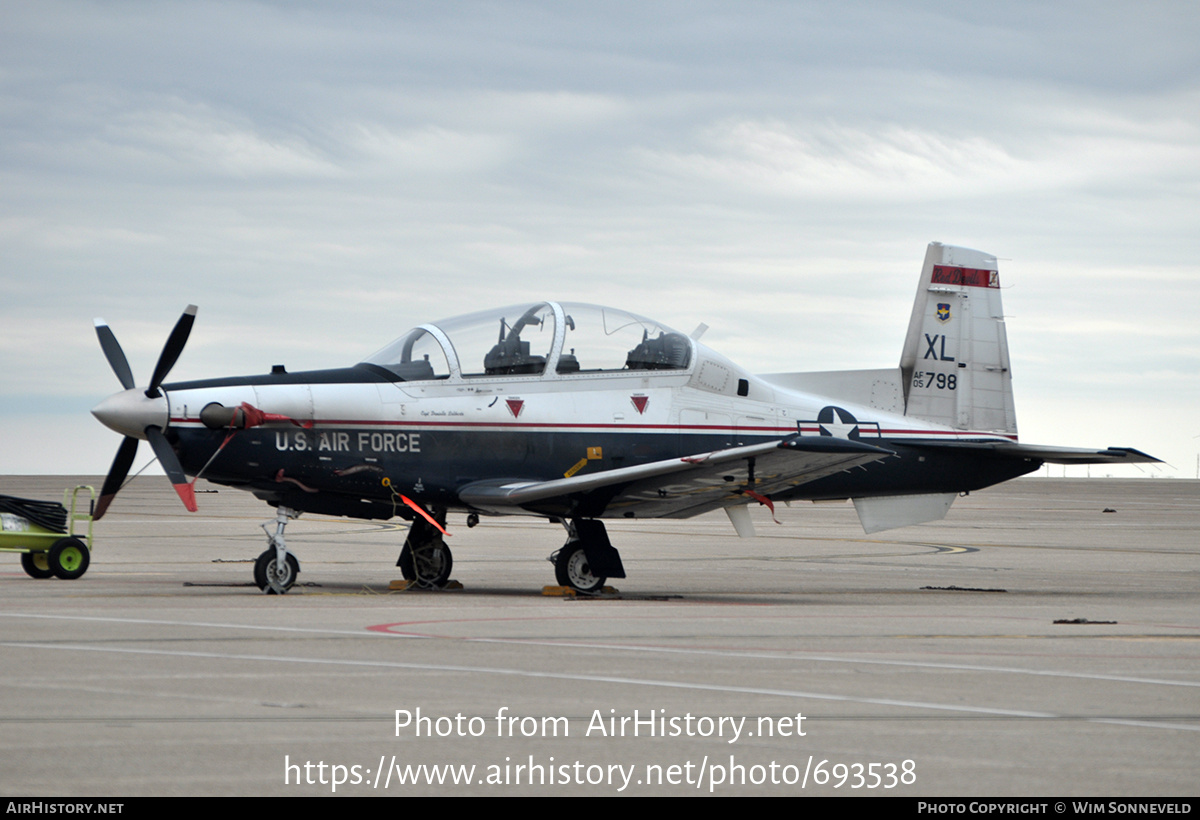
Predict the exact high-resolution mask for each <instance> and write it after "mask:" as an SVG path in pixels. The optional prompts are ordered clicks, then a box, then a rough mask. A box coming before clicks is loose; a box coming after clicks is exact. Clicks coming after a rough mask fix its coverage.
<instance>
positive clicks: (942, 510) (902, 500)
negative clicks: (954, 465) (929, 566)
mask: <svg viewBox="0 0 1200 820" xmlns="http://www.w3.org/2000/svg"><path fill="white" fill-rule="evenodd" d="M955 495H956V494H955V493H930V494H928V495H889V496H883V497H880V498H856V499H854V509H855V510H857V511H858V520H859V522H860V523H861V524H862V528H863V531H864V532H866V533H867V534H868V535H869V534H870V533H873V532H882V531H883V530H894V529H896V528H897V527H909V526H912V525H913V524H925V523H928V522H930V521H941V520H942V519H943V518H945V517H946V513H948V512H950V505H951V504H953V503H954V499H955Z"/></svg>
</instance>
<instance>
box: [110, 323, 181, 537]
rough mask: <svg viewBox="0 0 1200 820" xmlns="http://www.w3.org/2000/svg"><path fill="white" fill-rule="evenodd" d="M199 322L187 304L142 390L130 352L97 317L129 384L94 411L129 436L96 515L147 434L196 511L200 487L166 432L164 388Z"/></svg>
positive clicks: (113, 493) (114, 365) (121, 374)
mask: <svg viewBox="0 0 1200 820" xmlns="http://www.w3.org/2000/svg"><path fill="white" fill-rule="evenodd" d="M195 321H196V306H195V305H188V306H187V309H186V310H185V311H184V312H183V315H182V316H180V317H179V321H178V322H176V323H175V328H174V329H173V330H172V331H171V335H170V336H168V337H167V342H166V344H164V345H163V349H162V353H160V354H159V357H158V364H157V365H155V367H154V373H153V375H152V376H151V377H150V384H149V386H147V387H146V389H145V390H142V389H140V388H138V387H136V386H135V383H134V380H133V371H132V370H131V369H130V368H129V360H128V359H126V358H125V351H123V350H122V349H121V345H120V343H119V342H117V337H116V336H115V335H114V334H113V332H112V329H111V328H109V326H108V323H107V322H105V321H104V320H103V319H97V320H96V335H97V336H98V337H99V338H100V349H101V350H103V351H104V357H105V358H106V359H108V364H109V366H111V367H112V369H113V372H114V373H116V374H117V381H119V382H120V383H121V386H122V387H124V388H125V389H124V390H123V391H122V392H120V393H115V394H113V395H112V396H109V397H108V398H107V399H105V400H104V401H102V402H100V404H98V405H96V407H95V409H93V410H92V415H94V416H95V417H96V418H98V419H99V420H100V421H101V422H103V423H104V425H105V426H107V427H109V428H111V429H113V430H115V431H117V432H118V433H122V434H124V436H125V440H124V441H122V442H121V446H120V447H119V448H118V449H117V456H116V458H114V459H113V463H112V467H110V468H109V470H108V476H107V477H106V478H105V479H104V486H103V487H102V488H101V489H100V501H99V502H98V503H97V504H96V512H95V515H94V516H93V518H94V519H95V520H97V521H99V520H100V519H101V518H102V517H103V516H104V513H105V512H106V511H107V510H108V505H109V504H111V503H112V500H113V498H114V497H115V496H116V494H117V492H118V491H119V490H120V489H121V485H122V484H124V483H125V478H126V477H127V476H128V475H129V468H130V467H132V466H133V459H134V457H135V456H136V455H137V448H138V439H142V438H144V439H146V440H147V441H149V442H150V446H151V447H152V448H153V449H154V454H155V455H156V456H157V457H158V461H159V463H160V464H162V466H163V469H164V470H165V471H166V473H167V478H169V479H170V480H171V484H173V485H174V487H175V492H176V493H178V494H179V498H180V499H181V500H182V501H183V505H184V506H185V507H187V508H188V510H189V511H191V512H195V511H196V493H195V490H194V489H193V487H192V485H191V484H190V483H189V482H188V480H187V476H186V475H184V472H183V465H182V464H180V463H179V457H178V456H177V455H175V451H174V449H172V447H171V443H170V442H169V441H167V437H166V436H165V435H163V430H164V429H165V428H166V426H167V423H168V419H169V416H170V413H169V408H168V406H167V398H166V396H164V395H163V394H162V391H161V390H159V387H160V385H162V382H163V380H164V379H165V378H166V377H167V374H168V373H170V372H171V368H172V367H174V366H175V362H176V361H178V360H179V355H180V354H181V353H183V348H184V345H186V344H187V340H188V335H189V334H191V332H192V325H193V324H194V323H195Z"/></svg>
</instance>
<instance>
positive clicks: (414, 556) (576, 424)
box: [93, 243, 1157, 593]
mask: <svg viewBox="0 0 1200 820" xmlns="http://www.w3.org/2000/svg"><path fill="white" fill-rule="evenodd" d="M195 313H196V308H195V307H194V306H189V307H188V309H187V310H186V311H185V312H184V314H183V316H182V317H181V318H180V320H179V323H178V324H177V325H176V326H175V329H174V330H173V331H172V333H171V335H170V337H169V338H168V340H167V343H166V345H165V346H164V348H163V351H162V354H161V356H160V358H159V361H158V364H157V366H156V367H155V370H154V373H153V375H152V376H151V378H150V382H149V385H148V386H146V387H139V386H136V384H135V382H134V379H133V375H132V371H131V370H130V367H129V363H128V362H127V360H126V358H125V354H124V353H123V352H122V350H121V346H120V345H119V344H118V343H117V340H116V337H115V336H114V335H113V333H112V331H111V330H110V329H109V328H108V326H107V325H106V324H105V323H104V322H103V321H102V320H97V321H96V331H97V333H98V335H99V337H100V344H101V347H102V348H103V350H104V354H105V356H106V357H107V358H108V361H109V364H110V365H111V366H112V368H113V370H114V371H115V372H116V374H117V378H118V379H119V380H120V381H121V385H122V387H124V388H125V389H124V390H123V392H120V393H117V394H115V395H113V396H111V397H109V398H108V399H105V400H104V401H103V402H102V403H101V404H100V405H99V406H97V407H96V409H95V410H94V411H93V413H94V414H95V415H96V416H97V417H98V418H99V419H100V420H101V421H102V422H103V423H104V424H106V425H107V426H109V427H111V428H112V429H113V430H116V431H117V432H119V433H122V434H123V435H124V436H125V440H124V442H123V443H122V444H121V447H120V449H119V450H118V452H117V457H116V459H115V460H114V461H113V465H112V468H111V470H110V471H109V474H108V477H107V479H106V480H105V482H104V487H103V490H102V492H101V500H100V503H99V505H98V507H97V515H96V517H97V518H99V517H100V516H101V515H103V513H104V511H105V510H106V509H107V508H108V506H109V504H110V503H111V502H112V499H113V497H114V496H115V495H116V493H117V491H118V490H119V489H120V487H121V485H122V483H123V482H124V481H125V477H126V475H127V474H128V473H129V469H130V466H131V465H132V463H133V459H134V456H135V454H136V451H137V446H138V441H139V440H140V439H146V440H148V441H149V442H150V444H151V446H152V447H153V449H154V452H155V454H156V455H157V456H158V459H159V461H160V462H161V463H162V465H163V468H164V469H165V470H166V473H167V476H168V477H169V478H170V480H171V483H172V484H174V485H175V488H176V490H177V491H178V493H179V495H180V496H181V497H182V499H183V501H184V503H185V504H186V505H187V506H188V508H189V509H192V510H194V509H195V498H194V495H193V490H192V487H193V482H194V479H193V482H189V481H188V478H187V476H189V475H191V476H197V477H198V476H203V477H204V478H206V479H207V480H209V481H211V482H215V483H217V484H223V485H226V486H229V487H237V488H239V489H243V490H247V491H249V492H252V493H254V495H255V496H257V497H258V498H261V499H262V500H263V501H265V502H267V503H268V504H270V505H271V506H272V507H275V508H276V511H277V515H276V521H275V522H274V528H273V529H271V528H268V547H267V549H266V551H265V552H263V553H262V555H260V556H259V558H258V561H257V562H256V564H255V571H254V577H255V580H256V582H257V583H258V586H259V587H260V588H262V589H263V590H266V591H269V592H280V593H282V592H284V591H286V590H287V589H288V588H289V587H290V586H291V585H292V584H293V583H294V582H295V580H296V576H297V574H298V573H299V571H300V566H299V562H298V561H297V560H296V558H295V556H294V555H292V553H291V552H289V551H288V548H287V544H286V542H285V539H284V527H285V526H286V524H287V522H288V520H289V519H291V518H294V517H296V516H297V515H299V514H300V513H302V512H313V513H322V514H328V515H344V516H350V517H353V518H364V519H386V518H391V517H393V516H400V517H401V518H404V519H408V520H411V521H412V526H411V528H410V529H409V532H408V537H407V539H406V541H405V544H404V547H403V550H402V551H401V554H400V560H399V565H400V567H401V571H402V573H403V574H404V576H405V577H406V578H409V579H410V580H413V581H416V582H418V583H421V584H425V585H430V586H437V585H441V584H444V583H445V582H446V580H447V579H448V578H449V575H450V568H451V554H450V550H449V548H448V547H447V545H446V541H445V538H444V537H443V536H444V534H445V527H446V523H447V517H448V515H449V514H451V513H462V514H465V515H466V516H467V523H468V525H469V526H474V524H476V523H478V521H479V517H480V516H488V515H533V516H541V517H544V518H551V519H555V520H558V521H560V522H562V524H563V526H564V527H565V528H566V530H567V542H566V544H565V546H563V547H562V548H561V549H560V550H558V552H557V553H556V554H555V556H554V564H555V573H556V576H557V580H558V582H559V583H560V584H561V585H564V586H570V587H574V588H575V589H577V590H580V591H585V592H587V591H594V590H597V589H599V588H600V587H601V586H602V585H603V584H604V582H605V580H606V579H607V578H624V577H625V572H624V568H623V566H622V562H621V559H620V556H619V555H618V553H617V550H616V549H615V548H614V547H613V546H612V544H611V543H609V539H608V535H607V533H606V531H605V527H604V523H603V522H604V519H606V518H630V519H640V518H687V517H690V516H693V515H699V514H701V513H705V512H709V511H711V510H717V509H723V510H725V512H726V513H727V514H728V516H729V518H730V520H731V521H732V522H733V525H734V527H735V528H736V529H737V531H738V533H739V534H742V535H748V534H752V532H753V530H752V527H751V523H750V514H749V510H748V505H750V504H760V503H761V504H767V505H768V506H772V505H773V504H774V503H775V502H778V501H790V500H797V499H813V500H822V499H845V498H850V499H853V500H854V505H855V508H856V509H857V511H858V515H859V518H860V520H861V521H862V524H863V527H864V529H866V531H867V532H876V531H879V530H885V529H889V528H892V527H902V526H907V525H910V524H918V523H922V522H925V521H933V520H937V519H940V518H942V517H943V516H945V515H946V512H947V510H948V509H949V508H950V504H951V503H952V502H953V501H954V498H955V496H956V495H958V494H959V493H962V492H966V491H970V490H977V489H979V488H981V487H987V486H989V485H992V484H996V483H999V482H1001V481H1006V480H1008V479H1010V478H1014V477H1016V476H1019V475H1024V474H1025V473H1029V472H1033V471H1034V470H1037V469H1038V468H1039V467H1040V466H1041V465H1042V464H1043V463H1045V462H1053V463H1056V464H1058V463H1062V464H1068V463H1069V464H1085V463H1136V462H1152V461H1156V460H1157V459H1154V458H1151V457H1150V456H1148V455H1146V454H1144V453H1141V452H1138V451H1137V450H1131V449H1125V448H1109V449H1107V450H1088V449H1071V448H1063V447H1045V446H1038V445H1030V444H1023V443H1019V442H1018V440H1017V422H1016V415H1015V412H1014V410H1013V396H1012V377H1011V369H1010V363H1009V356H1008V342H1007V338H1006V335H1005V329H1004V314H1003V311H1002V310H1001V305H1000V281H999V274H998V273H997V266H996V259H995V257H993V256H990V255H988V254H985V253H980V252H979V251H973V250H967V249H965V248H956V247H950V246H946V245H941V244H937V243H935V244H932V245H930V246H929V250H928V252H927V253H926V255H925V264H924V267H923V268H922V269H921V279H920V283H919V284H918V286H917V297H916V301H915V303H914V305H913V310H912V319H911V320H910V322H909V326H908V335H907V336H906V338H905V340H904V348H903V351H902V352H901V354H900V362H899V364H898V365H897V366H895V367H891V368H886V369H882V370H850V371H836V372H803V373H781V374H774V375H767V376H762V375H754V374H753V373H751V372H750V371H748V370H745V369H743V368H742V367H740V366H739V365H736V364H734V363H733V362H731V361H730V360H728V359H726V358H725V357H723V356H721V355H720V354H718V353H716V352H715V351H713V350H711V349H709V348H708V347H706V346H705V345H703V344H701V343H700V342H699V340H698V337H699V335H700V334H699V332H697V333H693V334H692V336H690V337H689V336H687V335H684V334H682V333H679V332H678V331H675V330H672V329H671V328H669V327H665V326H663V325H661V324H659V323H658V322H655V321H653V320H651V319H647V318H644V317H642V316H638V315H636V314H633V313H628V312H626V311H623V310H617V309H612V308H606V307H598V306H595V305H585V304H576V303H570V302H538V303H535V304H523V305H515V306H512V307H506V308H501V309H499V310H491V311H484V312H481V313H474V314H471V315H469V316H459V317H456V318H453V319H447V320H445V321H440V322H434V323H432V324H426V325H421V326H419V327H417V328H414V329H413V330H411V331H409V332H408V333H406V334H404V335H403V336H401V337H400V338H399V339H397V340H396V341H394V342H392V343H391V344H389V345H387V346H386V347H384V348H383V349H382V350H380V351H378V352H377V353H375V354H373V355H371V356H369V357H367V358H366V359H364V360H363V361H361V362H359V363H358V364H356V365H353V366H351V367H345V368H338V369H333V370H313V371H306V372H297V373H289V372H287V371H286V370H285V369H284V368H283V367H276V368H274V369H273V370H272V372H270V373H266V374H263V375H260V376H234V377H227V378H216V379H200V380H194V381H180V382H172V383H165V382H164V380H165V379H166V377H167V373H168V372H169V371H170V369H171V367H172V366H173V365H174V364H175V361H176V360H177V359H178V357H179V354H180V353H181V352H182V350H183V347H184V344H185V342H186V341H187V337H188V334H189V333H190V332H191V327H192V323H193V321H194V319H195Z"/></svg>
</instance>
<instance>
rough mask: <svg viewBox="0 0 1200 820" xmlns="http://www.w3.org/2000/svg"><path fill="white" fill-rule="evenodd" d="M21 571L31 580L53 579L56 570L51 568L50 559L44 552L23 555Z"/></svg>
mask: <svg viewBox="0 0 1200 820" xmlns="http://www.w3.org/2000/svg"><path fill="white" fill-rule="evenodd" d="M21 569H23V570H25V574H26V575H28V576H29V577H30V578H53V577H54V570H52V569H51V568H50V559H49V557H47V555H46V553H44V552H23V553H21Z"/></svg>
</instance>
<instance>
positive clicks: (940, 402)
mask: <svg viewBox="0 0 1200 820" xmlns="http://www.w3.org/2000/svg"><path fill="white" fill-rule="evenodd" d="M900 375H901V383H902V384H903V386H904V414H905V415H906V416H913V417H916V418H920V419H925V420H927V421H933V422H937V423H939V424H946V425H949V426H950V427H956V428H958V429H961V430H980V431H984V430H986V431H990V432H997V433H1009V434H1013V435H1015V434H1016V432H1017V417H1016V412H1015V410H1014V408H1013V395H1012V374H1011V372H1010V370H1009V359H1008V336H1007V334H1006V333H1005V330H1004V311H1003V309H1002V307H1001V304H1000V276H999V274H998V273H997V266H996V257H994V256H992V255H990V254H986V253H981V252H980V251H973V250H969V249H967V248H956V247H952V246H950V245H942V244H941V243H938V242H934V243H932V244H930V246H929V249H928V250H927V251H926V253H925V265H924V267H922V268H921V281H920V284H919V285H918V286H917V298H916V301H915V302H914V304H913V312H912V319H911V320H910V321H909V325H908V336H907V337H906V338H905V340H904V352H903V353H902V354H901V357H900Z"/></svg>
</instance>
